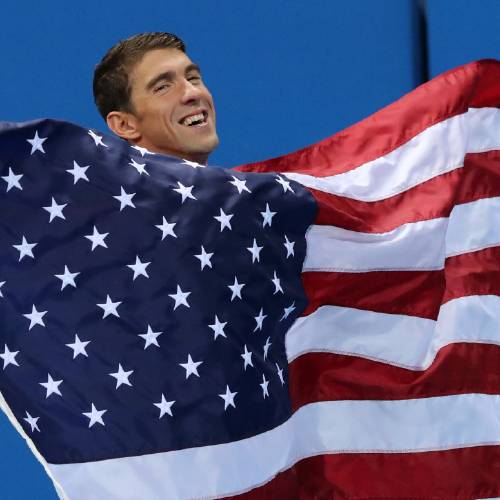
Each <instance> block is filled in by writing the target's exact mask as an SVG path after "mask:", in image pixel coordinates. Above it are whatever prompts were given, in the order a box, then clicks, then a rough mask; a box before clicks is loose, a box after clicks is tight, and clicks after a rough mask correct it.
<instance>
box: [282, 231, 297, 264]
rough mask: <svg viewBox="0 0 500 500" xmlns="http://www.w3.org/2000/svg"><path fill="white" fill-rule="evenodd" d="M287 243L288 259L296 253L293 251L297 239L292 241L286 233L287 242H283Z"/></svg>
mask: <svg viewBox="0 0 500 500" xmlns="http://www.w3.org/2000/svg"><path fill="white" fill-rule="evenodd" d="M283 244H284V245H285V248H286V258H287V259H288V257H290V256H292V257H293V256H294V255H295V253H294V251H293V246H294V245H295V241H290V240H289V239H288V237H287V235H286V234H285V243H283Z"/></svg>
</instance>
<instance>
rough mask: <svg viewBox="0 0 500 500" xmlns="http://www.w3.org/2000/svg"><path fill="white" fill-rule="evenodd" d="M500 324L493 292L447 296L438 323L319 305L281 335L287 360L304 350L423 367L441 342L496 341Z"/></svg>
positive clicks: (499, 337)
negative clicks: (448, 297) (448, 299)
mask: <svg viewBox="0 0 500 500" xmlns="http://www.w3.org/2000/svg"><path fill="white" fill-rule="evenodd" d="M499 324H500V297H498V296H496V295H473V296H469V297H460V298H458V299H454V300H451V301H449V302H447V303H446V304H444V305H442V306H441V310H440V312H439V316H438V319H437V321H433V320H430V319H425V318H417V317H414V316H405V315H399V314H385V313H377V312H373V311H364V310H359V309H351V308H348V307H338V306H323V307H320V308H319V309H317V310H316V311H314V312H313V313H312V314H310V315H309V316H305V317H302V318H298V319H297V320H296V321H295V323H294V324H293V325H292V327H291V328H290V330H288V332H287V334H286V352H287V357H288V361H289V362H291V361H293V360H294V359H295V358H297V357H298V356H301V355H302V354H306V353H308V352H332V353H337V354H346V355H351V356H360V357H363V358H367V359H373V360H376V361H382V362H384V363H388V364H391V365H396V366H401V367H403V368H408V369H411V370H425V369H427V368H428V367H429V366H430V365H431V364H432V362H433V361H434V358H435V357H436V354H437V353H438V351H439V350H440V349H441V348H443V347H444V346H446V345H449V344H453V343H457V342H479V343H488V344H496V345H500V328H499V327H498V325H499Z"/></svg>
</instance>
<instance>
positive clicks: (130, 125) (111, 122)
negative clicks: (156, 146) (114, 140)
mask: <svg viewBox="0 0 500 500" xmlns="http://www.w3.org/2000/svg"><path fill="white" fill-rule="evenodd" d="M106 122H107V124H108V127H109V128H110V129H111V130H112V131H113V132H114V133H115V134H116V135H117V136H119V137H121V138H122V139H125V140H127V141H137V140H138V139H140V137H141V133H140V131H139V129H138V122H137V118H136V117H135V116H134V115H133V114H131V113H127V112H125V111H111V112H110V113H108V116H107V117H106Z"/></svg>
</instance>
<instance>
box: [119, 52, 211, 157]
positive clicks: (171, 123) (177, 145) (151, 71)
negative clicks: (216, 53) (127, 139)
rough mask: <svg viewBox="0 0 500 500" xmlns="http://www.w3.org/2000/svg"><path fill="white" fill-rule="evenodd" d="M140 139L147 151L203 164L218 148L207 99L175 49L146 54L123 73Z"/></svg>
mask: <svg viewBox="0 0 500 500" xmlns="http://www.w3.org/2000/svg"><path fill="white" fill-rule="evenodd" d="M129 80H130V85H131V104H132V107H133V110H134V111H133V115H134V116H135V118H136V124H137V130H138V133H139V134H140V137H139V138H138V139H136V140H135V142H136V143H137V144H138V145H140V146H143V147H146V148H147V149H149V150H151V151H156V152H160V153H165V154H170V155H174V156H177V157H180V158H186V159H189V160H192V161H197V162H199V163H205V162H206V160H207V158H208V155H209V154H210V153H211V152H212V150H214V149H215V148H216V147H217V145H218V144H219V139H218V137H217V132H216V130H215V109H214V103H213V99H212V96H211V95H210V92H209V91H208V89H207V88H206V87H205V85H204V83H203V81H202V79H201V74H200V70H199V68H198V66H196V65H195V64H193V62H192V61H191V60H190V59H189V57H188V56H187V55H186V54H185V53H184V52H182V51H180V50H177V49H155V50H151V51H150V52H147V53H146V54H145V55H144V56H143V57H142V59H141V60H140V61H139V62H138V63H137V64H136V65H135V66H134V67H133V69H132V71H131V73H130V75H129Z"/></svg>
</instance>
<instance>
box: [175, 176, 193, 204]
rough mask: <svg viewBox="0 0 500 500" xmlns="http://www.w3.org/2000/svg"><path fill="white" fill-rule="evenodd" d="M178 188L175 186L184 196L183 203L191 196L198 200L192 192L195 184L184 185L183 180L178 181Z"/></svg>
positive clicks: (176, 190) (177, 191)
mask: <svg viewBox="0 0 500 500" xmlns="http://www.w3.org/2000/svg"><path fill="white" fill-rule="evenodd" d="M177 184H178V186H179V187H178V188H174V191H175V192H176V193H179V194H180V195H181V196H182V203H184V202H185V201H186V199H187V198H191V199H192V200H196V198H195V197H194V196H193V193H192V192H191V191H192V190H193V187H194V186H184V184H182V183H181V182H179V181H177Z"/></svg>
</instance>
